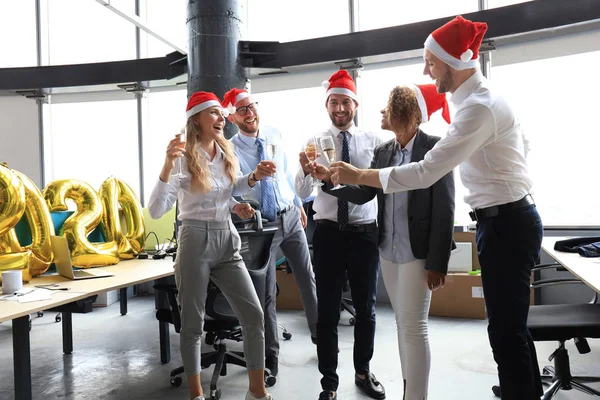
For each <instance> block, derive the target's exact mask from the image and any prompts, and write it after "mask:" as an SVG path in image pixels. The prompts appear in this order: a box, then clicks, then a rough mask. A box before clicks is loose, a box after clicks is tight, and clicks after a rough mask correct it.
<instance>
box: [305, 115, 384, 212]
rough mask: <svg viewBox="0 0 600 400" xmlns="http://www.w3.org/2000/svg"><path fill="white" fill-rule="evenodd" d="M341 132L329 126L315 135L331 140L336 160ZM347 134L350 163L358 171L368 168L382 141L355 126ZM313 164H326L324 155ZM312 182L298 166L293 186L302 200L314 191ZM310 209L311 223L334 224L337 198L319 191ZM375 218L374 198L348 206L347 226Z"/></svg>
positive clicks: (340, 151)
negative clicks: (323, 221)
mask: <svg viewBox="0 0 600 400" xmlns="http://www.w3.org/2000/svg"><path fill="white" fill-rule="evenodd" d="M341 132H342V131H341V130H340V129H339V128H337V127H335V126H334V125H331V127H330V128H329V130H327V131H326V132H323V133H320V134H318V135H316V136H315V138H317V140H318V138H319V137H321V136H331V137H333V142H334V144H335V153H336V158H337V159H338V160H340V159H341V156H342V134H341ZM347 132H348V133H349V134H350V135H349V136H348V146H349V150H350V164H352V165H354V166H355V167H358V168H369V167H370V166H371V160H373V150H374V149H375V147H376V146H378V145H380V144H381V143H383V140H382V139H381V138H380V137H379V135H377V134H376V133H373V132H365V131H362V130H360V129H358V128H357V127H355V126H354V125H352V126H351V127H350V129H348V131H347ZM307 143H308V142H307ZM317 143H318V142H317ZM305 148H306V146H305ZM316 161H317V162H318V163H319V164H321V165H324V166H328V165H329V163H328V162H327V160H326V159H325V156H324V155H321V156H320V157H319V158H317V160H316ZM311 179H312V177H311V175H310V174H309V175H306V176H304V171H303V170H302V167H300V169H299V170H298V173H297V174H296V182H295V187H296V194H298V196H299V197H300V198H301V199H305V198H307V197H309V196H310V195H311V193H312V191H313V187H312V186H311ZM313 210H314V211H315V215H314V217H313V218H314V220H319V219H328V220H331V221H335V222H337V212H338V199H337V197H334V196H331V195H329V194H327V193H325V192H323V190H322V189H321V188H319V189H318V193H317V197H316V198H315V201H314V203H313ZM376 219H377V199H373V200H371V201H369V202H368V203H365V204H363V205H357V204H353V203H348V223H350V224H367V223H371V222H374V221H375V220H376Z"/></svg>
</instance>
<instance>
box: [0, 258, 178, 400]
mask: <svg viewBox="0 0 600 400" xmlns="http://www.w3.org/2000/svg"><path fill="white" fill-rule="evenodd" d="M102 269H103V270H106V271H110V272H112V273H114V274H115V276H111V277H107V278H97V279H85V280H78V281H72V280H70V279H67V278H64V277H62V276H60V275H48V276H39V277H35V278H33V279H32V280H31V281H30V282H29V283H27V284H25V285H23V287H25V288H28V287H31V288H34V287H35V285H45V284H52V283H57V284H60V287H68V288H70V289H71V290H69V291H55V292H54V294H53V295H52V299H51V300H45V301H35V302H31V303H19V302H17V301H2V302H0V322H3V321H8V320H12V335H13V358H14V360H13V362H14V378H15V398H16V399H19V400H30V399H31V398H32V394H31V354H30V344H29V315H30V314H33V313H36V312H38V311H43V310H48V309H50V308H54V307H58V306H61V305H65V304H70V303H73V302H76V301H78V300H83V299H86V298H88V297H90V296H94V295H97V294H100V293H104V292H107V291H110V290H115V289H121V288H126V287H128V286H132V285H136V284H139V283H143V282H148V281H151V280H159V279H162V278H165V277H168V276H170V275H173V261H172V259H171V258H166V259H164V260H152V259H149V260H138V259H134V260H123V261H121V262H119V263H118V264H117V265H113V266H109V267H102ZM71 324H72V320H71V314H70V313H64V314H63V320H62V328H63V351H64V352H65V353H66V354H69V353H71V351H72V350H73V348H72V347H73V345H72V343H73V339H72V331H71V327H72V325H71ZM168 328H169V327H168V324H166V323H161V324H160V325H159V330H160V337H161V361H162V362H163V363H165V362H168V361H169V360H168V358H170V354H169V352H168Z"/></svg>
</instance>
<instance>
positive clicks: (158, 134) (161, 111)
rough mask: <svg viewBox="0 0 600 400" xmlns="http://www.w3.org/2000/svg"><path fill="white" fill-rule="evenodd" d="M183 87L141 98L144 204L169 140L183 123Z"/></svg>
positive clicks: (184, 93)
mask: <svg viewBox="0 0 600 400" xmlns="http://www.w3.org/2000/svg"><path fill="white" fill-rule="evenodd" d="M186 105H187V91H186V90H185V89H184V88H181V89H180V90H172V91H168V92H152V93H150V94H149V95H148V98H147V99H145V100H144V115H145V116H146V118H145V121H146V122H147V123H145V124H144V140H143V147H144V149H143V151H144V199H145V200H146V204H145V205H147V203H148V199H149V198H150V193H152V189H153V188H154V186H155V185H156V181H157V180H158V175H159V174H160V170H161V169H162V166H163V164H164V161H165V152H166V149H167V145H168V144H169V141H170V140H171V139H173V138H174V137H175V134H176V133H179V131H180V130H181V128H183V127H184V126H185V120H186V119H185V107H186Z"/></svg>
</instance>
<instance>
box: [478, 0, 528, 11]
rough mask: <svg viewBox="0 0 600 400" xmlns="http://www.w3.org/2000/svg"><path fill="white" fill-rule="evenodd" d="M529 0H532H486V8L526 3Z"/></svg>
mask: <svg viewBox="0 0 600 400" xmlns="http://www.w3.org/2000/svg"><path fill="white" fill-rule="evenodd" d="M529 1H533V0H488V4H487V8H488V10H489V9H490V8H498V7H504V6H510V5H513V4H519V3H527V2H529Z"/></svg>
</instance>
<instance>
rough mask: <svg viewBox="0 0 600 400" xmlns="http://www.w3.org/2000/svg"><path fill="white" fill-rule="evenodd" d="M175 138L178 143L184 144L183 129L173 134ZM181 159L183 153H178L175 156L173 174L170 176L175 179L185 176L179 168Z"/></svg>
mask: <svg viewBox="0 0 600 400" xmlns="http://www.w3.org/2000/svg"><path fill="white" fill-rule="evenodd" d="M175 137H177V138H179V141H180V142H181V143H185V128H181V131H180V132H179V133H177V134H175ZM181 157H183V151H181V152H179V154H178V155H177V160H176V162H175V168H173V171H174V172H173V173H172V174H171V176H174V177H176V178H183V177H184V176H185V174H184V173H183V170H182V168H181Z"/></svg>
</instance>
